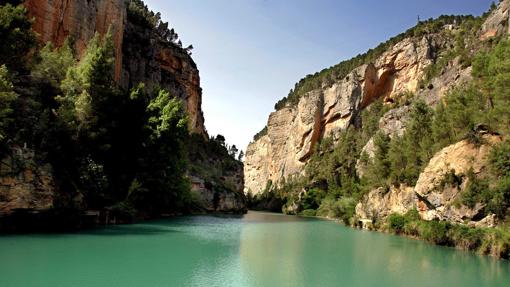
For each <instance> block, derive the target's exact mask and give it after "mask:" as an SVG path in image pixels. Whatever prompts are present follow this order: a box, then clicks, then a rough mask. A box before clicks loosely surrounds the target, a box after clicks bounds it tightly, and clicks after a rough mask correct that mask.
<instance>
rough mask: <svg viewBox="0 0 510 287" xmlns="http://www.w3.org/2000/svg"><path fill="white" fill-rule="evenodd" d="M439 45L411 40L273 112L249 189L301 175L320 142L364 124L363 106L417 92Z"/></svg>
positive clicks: (255, 153) (253, 151) (249, 169)
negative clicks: (350, 127)
mask: <svg viewBox="0 0 510 287" xmlns="http://www.w3.org/2000/svg"><path fill="white" fill-rule="evenodd" d="M437 45H439V43H436V42H435V40H433V39H430V38H427V37H423V38H406V39H404V40H403V41H401V42H399V43H397V44H396V45H394V46H393V47H392V48H391V49H389V50H388V51H386V52H385V53H383V54H382V55H381V56H380V57H379V58H378V59H377V60H376V61H375V63H373V64H368V65H363V66H360V67H358V68H356V69H354V70H353V71H352V72H351V73H350V74H349V75H348V76H347V77H345V78H344V79H342V80H340V81H338V82H336V83H334V84H333V85H332V86H331V87H327V88H323V89H318V90H314V91H311V92H309V93H307V94H306V95H304V96H303V97H302V98H301V99H300V101H299V103H298V105H297V106H295V107H290V106H287V107H285V108H282V109H280V110H278V111H275V112H273V113H271V115H270V116H269V120H268V123H267V134H266V135H265V136H263V137H261V138H260V139H258V140H257V141H254V142H252V143H250V144H249V145H248V148H247V152H246V160H245V169H244V172H245V181H246V184H245V192H248V191H251V192H252V193H254V194H256V193H259V192H261V191H262V190H263V189H264V187H265V186H266V183H267V181H268V180H271V181H272V182H273V183H276V184H278V183H279V182H280V181H281V180H282V179H283V178H286V177H288V176H291V175H294V174H299V173H301V172H302V171H303V167H304V166H305V164H306V162H307V160H308V158H309V156H310V154H311V152H312V151H313V147H314V146H315V144H316V143H317V142H318V141H319V140H320V139H321V138H324V137H333V138H335V137H336V136H337V135H338V134H339V132H340V131H342V130H345V129H346V128H347V127H349V126H350V125H359V124H360V122H359V121H360V117H359V115H360V112H361V110H362V109H364V108H365V107H367V106H368V105H370V103H372V102H373V101H374V100H376V99H378V98H384V100H385V101H386V102H392V101H394V97H396V96H398V95H400V94H402V93H405V92H407V91H416V89H417V88H418V81H419V79H420V78H421V77H422V75H423V70H424V68H425V67H426V66H428V65H429V64H430V63H431V62H432V57H433V51H434V50H435V49H436V46H437Z"/></svg>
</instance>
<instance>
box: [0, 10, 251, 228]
mask: <svg viewBox="0 0 510 287" xmlns="http://www.w3.org/2000/svg"><path fill="white" fill-rule="evenodd" d="M23 3H24V5H25V6H26V8H27V10H28V14H29V16H30V17H33V19H34V21H33V27H32V29H33V30H34V31H35V32H36V33H37V37H38V39H39V41H40V43H41V44H45V43H46V42H53V43H54V44H55V45H57V46H60V45H62V44H63V43H64V41H65V40H66V39H71V40H72V43H74V48H75V50H76V52H77V54H78V56H81V55H83V53H84V52H85V50H86V47H87V43H88V42H89V41H90V40H91V39H92V38H93V37H94V35H95V33H99V34H101V35H105V34H106V33H107V32H108V31H109V30H110V31H111V33H112V39H113V43H114V49H115V79H116V82H117V84H118V85H119V87H120V88H121V89H123V90H126V91H127V90H129V89H131V88H132V87H134V86H136V85H138V84H139V83H144V85H145V87H146V89H147V90H148V91H153V90H154V89H156V88H163V89H166V90H168V91H169V92H170V93H171V94H172V95H173V96H176V97H178V98H180V99H182V100H183V102H184V103H185V107H186V108H187V113H188V123H189V130H190V132H191V133H192V135H190V138H194V139H196V142H195V144H191V146H193V147H194V149H193V150H192V148H190V150H189V151H188V153H192V152H204V151H205V155H203V156H202V157H201V158H200V160H202V161H207V162H208V164H209V165H208V166H209V167H210V168H211V170H208V172H209V173H203V174H197V173H196V172H194V171H189V172H188V175H189V179H190V181H191V184H192V193H193V197H194V198H193V199H194V200H196V201H197V202H199V205H200V206H198V211H206V212H235V213H239V212H245V211H246V202H245V197H244V194H243V193H242V190H243V181H244V178H243V171H242V170H243V168H242V164H241V163H240V162H237V161H235V160H234V159H233V158H231V157H230V156H229V155H228V152H227V150H226V149H225V148H224V147H221V146H218V147H216V146H215V148H214V149H212V150H211V149H210V148H207V146H208V145H214V144H215V143H212V142H209V141H208V135H207V131H206V128H205V126H204V117H203V113H202V107H201V105H202V89H201V87H200V77H199V70H198V68H197V65H196V64H195V62H194V61H193V59H192V58H191V56H190V53H188V51H187V50H186V49H183V48H182V47H181V46H180V45H178V44H176V43H173V42H171V41H169V40H167V39H164V38H163V37H162V36H161V35H160V33H159V32H160V31H156V29H155V28H154V27H152V26H150V25H143V24H141V23H140V21H137V19H132V18H133V17H132V16H130V13H129V11H128V7H127V3H128V2H127V1H126V0H93V1H90V0H89V1H81V0H80V1H68V0H55V1H52V0H25V1H23ZM190 141H191V139H190ZM198 144H201V145H204V146H203V147H201V148H202V149H201V150H198V148H197V145H198ZM11 149H12V152H10V153H9V154H10V155H9V156H7V157H5V158H3V159H2V162H1V168H0V214H2V215H9V214H11V213H15V212H16V211H20V212H27V211H28V212H29V213H34V212H35V213H39V211H41V212H45V211H48V210H50V211H51V210H52V209H53V208H54V207H56V206H60V207H63V208H64V209H66V208H67V209H72V208H76V210H77V211H78V212H80V211H83V209H84V208H85V207H83V206H82V205H81V204H82V200H83V198H82V197H83V195H82V193H81V191H78V192H76V193H74V195H72V196H71V195H69V194H70V193H71V192H70V190H73V188H72V187H67V189H68V190H66V191H65V192H64V191H63V192H62V193H60V192H59V189H62V190H64V189H66V187H62V184H61V182H60V181H59V178H60V177H59V174H58V173H57V172H54V170H53V168H52V166H51V165H50V164H48V163H46V162H44V160H41V159H42V158H44V155H42V156H39V157H35V156H34V154H35V151H34V149H30V148H20V147H17V146H12V147H11ZM190 161H191V164H190V165H193V166H195V165H199V163H198V160H197V159H195V158H190ZM216 163H221V164H216ZM225 166H227V167H229V168H228V169H227V168H225ZM213 173H214V178H212V176H211V174H213ZM60 179H61V178H60ZM71 197H72V198H71ZM87 208H89V207H87ZM107 209H108V208H106V210H101V212H100V213H101V216H104V215H105V212H106V213H108V210H107ZM183 209H184V210H189V211H191V212H195V211H197V210H193V207H185V208H183ZM98 212H99V211H98ZM50 213H51V212H50ZM6 220H7V219H6ZM104 222H108V219H107V218H106V219H105V221H104ZM25 223H26V222H23V224H21V225H24V224H25ZM50 225H51V224H50ZM0 229H2V223H1V222H0Z"/></svg>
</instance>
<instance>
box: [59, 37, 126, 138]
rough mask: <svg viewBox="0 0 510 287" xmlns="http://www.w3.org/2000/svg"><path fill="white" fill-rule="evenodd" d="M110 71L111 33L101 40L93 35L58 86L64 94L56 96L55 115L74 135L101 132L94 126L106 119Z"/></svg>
mask: <svg viewBox="0 0 510 287" xmlns="http://www.w3.org/2000/svg"><path fill="white" fill-rule="evenodd" d="M66 54H67V52H66ZM113 68H114V50H113V41H112V36H111V31H109V32H108V33H107V35H106V36H105V37H104V39H101V36H100V35H99V34H98V33H96V35H95V36H94V38H93V39H92V40H91V41H90V42H89V44H88V46H87V52H86V53H85V55H84V56H83V58H82V59H81V61H80V62H79V64H78V65H76V66H74V67H71V68H69V69H68V70H67V74H66V77H65V79H64V80H63V81H62V84H61V89H62V91H63V93H64V95H63V96H61V97H58V100H59V102H60V103H61V106H60V109H59V115H60V117H61V119H62V120H63V121H64V122H65V123H66V124H68V125H69V127H71V128H72V129H76V130H77V131H78V132H80V131H82V130H87V129H94V127H96V129H95V130H92V131H91V133H89V134H96V133H97V134H100V133H103V132H104V129H101V130H98V129H97V127H98V124H99V125H100V122H101V120H102V119H104V118H105V116H106V117H107V116H108V114H109V111H110V109H111V107H112V106H111V100H112V98H113V97H114V95H115V93H116V92H117V91H116V89H115V83H114V80H113ZM103 123H107V121H106V122H104V121H103ZM97 134H96V135H97ZM96 135H94V136H96Z"/></svg>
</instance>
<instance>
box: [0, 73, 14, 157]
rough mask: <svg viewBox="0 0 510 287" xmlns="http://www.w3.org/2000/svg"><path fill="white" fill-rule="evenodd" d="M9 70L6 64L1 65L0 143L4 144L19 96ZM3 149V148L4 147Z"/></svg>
mask: <svg viewBox="0 0 510 287" xmlns="http://www.w3.org/2000/svg"><path fill="white" fill-rule="evenodd" d="M13 89H14V86H13V84H12V82H11V80H10V76H9V71H8V70H7V67H6V66H5V65H2V66H0V144H2V145H3V144H4V141H5V139H6V137H7V129H8V128H9V125H10V123H11V122H12V120H13V119H12V117H11V114H12V112H13V110H12V103H13V102H14V100H15V99H16V97H17V96H18V95H17V94H16V93H15V92H14V90H13ZM2 149H3V148H2Z"/></svg>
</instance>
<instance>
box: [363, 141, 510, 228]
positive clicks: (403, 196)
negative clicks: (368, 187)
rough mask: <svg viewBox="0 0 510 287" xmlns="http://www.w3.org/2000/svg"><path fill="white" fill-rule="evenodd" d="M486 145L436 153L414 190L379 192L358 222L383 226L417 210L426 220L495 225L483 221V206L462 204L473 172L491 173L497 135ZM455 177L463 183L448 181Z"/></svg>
mask: <svg viewBox="0 0 510 287" xmlns="http://www.w3.org/2000/svg"><path fill="white" fill-rule="evenodd" d="M483 141H484V144H482V145H480V146H477V145H474V144H472V143H469V142H468V141H467V140H463V141H460V142H457V143H455V144H452V145H450V146H447V147H445V148H444V149H442V150H440V151H439V152H437V153H436V154H435V155H434V156H433V157H432V159H431V160H430V162H429V163H428V165H427V166H426V167H425V169H424V170H423V172H422V173H420V176H419V178H418V181H417V183H416V185H415V186H414V187H407V186H404V185H402V186H400V187H398V188H397V187H393V186H392V187H390V188H389V190H385V189H383V188H378V189H374V190H372V191H370V192H369V193H368V194H367V195H365V196H364V197H363V198H362V200H361V201H360V202H359V203H358V204H357V206H356V218H357V219H359V220H365V219H368V220H372V221H379V222H382V221H383V220H384V219H385V218H386V217H388V216H389V215H390V214H392V213H398V214H405V213H406V212H408V211H409V210H411V209H413V208H416V209H417V210H418V211H419V214H420V217H421V218H422V219H424V220H447V221H449V222H455V223H459V224H464V223H466V222H467V223H468V224H470V225H474V226H492V225H494V218H493V217H494V216H493V215H489V216H487V218H482V217H481V216H480V215H481V214H483V209H484V207H485V206H484V205H482V204H480V203H477V204H476V205H475V206H473V207H468V206H465V205H464V204H462V203H461V202H462V194H463V193H464V192H465V191H466V189H467V187H468V184H469V178H468V177H467V174H468V172H469V171H470V170H471V171H472V172H473V173H474V175H475V176H483V173H484V172H487V170H488V163H487V158H488V154H489V152H490V150H491V148H492V147H493V146H494V145H495V144H498V143H500V142H501V137H500V136H497V135H490V134H486V135H483ZM449 174H450V175H452V174H454V175H455V176H456V177H457V178H458V179H459V181H460V182H458V183H455V184H453V183H450V182H447V181H445V178H446V177H447V176H448V175H449Z"/></svg>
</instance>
